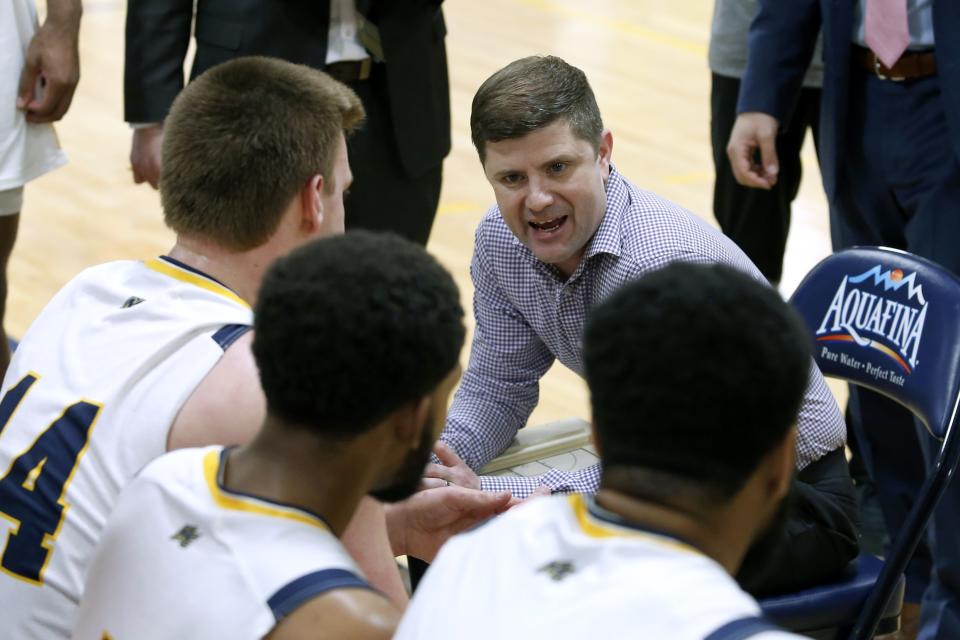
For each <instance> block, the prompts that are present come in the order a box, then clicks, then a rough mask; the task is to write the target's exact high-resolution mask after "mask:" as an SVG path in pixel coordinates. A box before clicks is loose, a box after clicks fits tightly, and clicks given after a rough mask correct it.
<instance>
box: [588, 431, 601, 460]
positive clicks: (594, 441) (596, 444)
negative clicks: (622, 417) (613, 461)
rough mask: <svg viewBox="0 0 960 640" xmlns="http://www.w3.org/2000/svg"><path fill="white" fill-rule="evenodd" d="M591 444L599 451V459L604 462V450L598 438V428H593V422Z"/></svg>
mask: <svg viewBox="0 0 960 640" xmlns="http://www.w3.org/2000/svg"><path fill="white" fill-rule="evenodd" d="M590 443H591V444H592V445H593V448H594V449H596V450H597V457H598V458H600V459H601V460H602V459H603V450H602V449H601V448H600V439H599V438H597V428H596V427H595V426H593V422H591V423H590Z"/></svg>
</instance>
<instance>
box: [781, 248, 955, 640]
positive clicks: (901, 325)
mask: <svg viewBox="0 0 960 640" xmlns="http://www.w3.org/2000/svg"><path fill="white" fill-rule="evenodd" d="M791 302H792V303H793V305H794V306H795V307H796V309H797V310H798V311H799V312H800V315H802V316H803V318H804V320H805V321H806V324H807V327H808V328H809V329H810V333H811V335H812V338H813V340H814V350H815V352H814V357H815V359H816V361H817V364H818V365H819V366H820V369H821V371H822V372H823V373H824V375H828V376H831V377H835V378H840V379H843V380H847V381H849V382H851V383H854V384H857V385H861V386H864V387H867V388H869V389H873V390H875V391H878V392H880V393H882V394H883V395H885V396H888V397H889V398H892V399H893V400H895V401H897V402H899V403H900V404H902V405H904V406H906V407H907V408H908V409H910V410H911V411H912V412H913V413H914V414H916V415H917V416H918V417H919V418H920V420H921V421H922V422H923V423H924V424H925V425H926V427H927V429H928V430H929V431H930V433H931V435H933V436H934V437H937V438H939V439H941V440H942V444H941V449H940V454H939V455H938V456H937V461H936V464H935V466H934V468H933V469H931V470H930V472H929V473H928V476H927V480H926V481H925V482H924V485H923V487H922V488H921V489H920V492H919V494H918V495H917V496H916V499H915V501H914V504H913V507H912V508H911V510H910V514H909V515H908V516H907V519H906V521H905V522H904V523H903V524H902V526H901V530H900V532H899V534H898V536H897V538H896V540H894V541H893V545H892V547H891V549H890V552H889V553H888V554H887V557H886V559H885V563H884V567H883V569H882V571H881V573H880V576H879V577H878V579H877V583H876V586H875V587H874V590H873V591H872V592H871V594H870V596H869V597H868V599H867V601H866V603H865V604H864V606H863V609H862V611H861V613H860V616H859V618H858V620H857V622H856V625H855V626H854V629H853V632H852V634H851V636H850V637H851V638H854V639H856V640H860V639H863V638H871V637H873V632H874V631H875V629H876V626H877V623H878V622H879V620H880V616H881V615H882V612H883V610H884V608H885V606H886V604H887V601H888V600H889V598H890V595H891V593H892V592H893V590H894V588H895V587H896V584H897V582H898V580H899V579H900V575H901V574H902V573H903V570H904V568H905V567H906V565H907V563H908V562H909V560H910V558H911V556H912V555H913V552H914V550H915V549H916V547H917V543H918V542H919V540H920V538H921V537H922V535H923V532H924V529H925V528H926V525H927V522H928V521H929V519H930V517H931V515H932V514H933V510H934V508H935V507H936V505H937V502H938V501H939V499H940V497H941V496H942V495H943V492H944V490H945V489H946V487H947V484H948V483H949V481H950V479H951V477H952V475H953V473H954V472H955V470H956V467H957V461H958V459H960V437H958V436H957V434H956V430H955V429H954V423H955V419H956V413H957V405H958V400H960V397H958V392H960V280H958V279H957V278H956V277H955V276H953V275H952V274H951V273H950V272H948V271H947V270H945V269H944V268H942V267H940V266H938V265H936V264H934V263H932V262H930V261H929V260H925V259H923V258H920V257H917V256H914V255H911V254H908V253H905V252H903V251H897V250H894V249H885V248H879V247H857V248H854V249H846V250H844V251H840V252H837V253H835V254H834V255H832V256H830V257H828V258H826V259H824V260H823V261H822V262H820V264H818V265H817V266H816V267H814V268H813V270H812V271H810V273H809V274H808V275H807V277H806V278H805V279H804V280H803V282H801V283H800V286H799V287H798V288H797V290H796V292H795V293H794V295H793V297H792V298H791ZM865 426H866V428H867V429H869V425H865Z"/></svg>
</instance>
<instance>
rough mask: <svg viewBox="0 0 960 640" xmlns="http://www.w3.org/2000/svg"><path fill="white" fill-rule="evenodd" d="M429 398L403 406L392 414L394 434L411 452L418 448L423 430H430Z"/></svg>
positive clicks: (425, 397) (419, 399)
mask: <svg viewBox="0 0 960 640" xmlns="http://www.w3.org/2000/svg"><path fill="white" fill-rule="evenodd" d="M430 405H431V399H430V396H424V397H422V398H418V399H416V400H413V401H411V402H408V403H406V404H404V405H403V406H402V407H400V408H399V409H397V411H396V412H395V414H394V433H395V436H396V438H397V439H398V440H400V441H401V442H402V443H403V444H404V446H405V447H407V448H409V449H411V450H413V449H416V448H417V447H418V446H420V443H421V441H422V439H423V430H424V429H428V428H430V425H429V424H428V422H429V421H428V418H429V416H430Z"/></svg>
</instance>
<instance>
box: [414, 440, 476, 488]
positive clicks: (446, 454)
mask: <svg viewBox="0 0 960 640" xmlns="http://www.w3.org/2000/svg"><path fill="white" fill-rule="evenodd" d="M433 452H434V453H435V454H436V455H437V458H439V459H440V464H435V463H432V462H431V463H430V464H428V465H427V468H426V470H425V471H424V472H423V475H424V478H423V486H424V488H427V489H433V488H437V487H446V486H449V485H454V484H455V485H457V486H458V487H466V488H467V489H479V488H480V478H479V477H478V476H477V474H476V473H474V472H473V469H471V468H470V467H469V466H467V463H466V462H464V461H463V460H461V459H460V456H458V455H457V453H456V452H455V451H454V450H453V449H451V448H450V447H448V446H447V445H445V444H444V443H442V442H438V443H437V444H436V446H435V447H434V448H433Z"/></svg>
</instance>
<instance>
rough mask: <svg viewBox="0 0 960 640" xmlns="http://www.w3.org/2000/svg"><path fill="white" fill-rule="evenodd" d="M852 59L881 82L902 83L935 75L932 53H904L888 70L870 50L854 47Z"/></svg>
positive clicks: (935, 63)
mask: <svg viewBox="0 0 960 640" xmlns="http://www.w3.org/2000/svg"><path fill="white" fill-rule="evenodd" d="M853 57H854V59H855V60H857V62H858V63H859V65H860V66H861V67H863V68H864V69H866V70H867V71H869V72H870V73H873V74H875V75H876V76H877V77H878V78H880V79H881V80H891V81H893V82H903V81H904V80H916V79H918V78H926V77H929V76H932V75H935V74H936V73H937V58H936V56H935V55H934V53H933V51H905V52H904V53H903V55H902V56H900V59H899V60H897V62H896V63H895V64H894V65H893V67H890V68H888V67H887V65H885V64H883V63H882V62H880V59H879V58H877V54H875V53H874V52H873V51H871V50H870V49H865V48H864V47H854V48H853Z"/></svg>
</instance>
